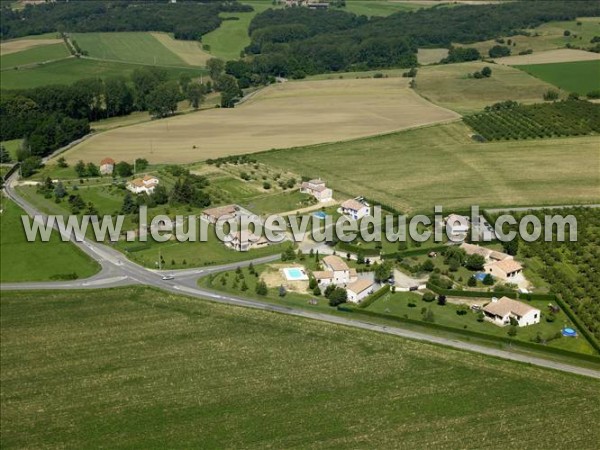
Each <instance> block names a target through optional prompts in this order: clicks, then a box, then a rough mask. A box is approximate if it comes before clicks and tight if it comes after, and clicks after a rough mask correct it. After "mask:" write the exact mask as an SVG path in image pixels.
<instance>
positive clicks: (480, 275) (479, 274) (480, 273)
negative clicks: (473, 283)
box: [475, 272, 486, 281]
mask: <svg viewBox="0 0 600 450" xmlns="http://www.w3.org/2000/svg"><path fill="white" fill-rule="evenodd" d="M485 275H486V274H485V273H484V272H479V273H476V274H475V279H476V280H478V281H483V279H484V278H485Z"/></svg>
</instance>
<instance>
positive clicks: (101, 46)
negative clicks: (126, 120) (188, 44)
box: [73, 32, 204, 66]
mask: <svg viewBox="0 0 600 450" xmlns="http://www.w3.org/2000/svg"><path fill="white" fill-rule="evenodd" d="M156 34H159V35H163V36H164V37H163V38H161V39H158V38H157V37H156V36H155V34H154V33H149V32H140V33H138V32H120V33H77V34H74V35H73V39H74V40H75V41H77V44H78V45H79V47H80V48H81V49H82V50H84V51H86V52H88V56H90V57H92V58H98V59H102V60H112V61H123V62H129V63H139V64H148V65H158V66H185V65H188V63H187V62H186V61H184V60H183V59H182V58H181V57H180V56H179V55H178V54H177V53H176V52H175V51H173V50H174V47H173V46H172V45H171V48H168V47H167V46H165V45H164V44H163V42H161V40H164V41H166V39H167V38H168V39H170V38H169V37H168V35H166V34H162V33H156ZM193 44H195V46H196V49H197V51H198V54H199V55H202V54H204V52H202V49H201V48H200V46H199V45H198V43H193Z"/></svg>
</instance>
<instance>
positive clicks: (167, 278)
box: [162, 275, 175, 281]
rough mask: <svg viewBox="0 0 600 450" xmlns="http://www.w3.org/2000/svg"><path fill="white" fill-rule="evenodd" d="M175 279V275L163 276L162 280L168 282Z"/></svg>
mask: <svg viewBox="0 0 600 450" xmlns="http://www.w3.org/2000/svg"><path fill="white" fill-rule="evenodd" d="M174 279H175V277H174V276H173V275H163V276H162V280H164V281H168V280H174Z"/></svg>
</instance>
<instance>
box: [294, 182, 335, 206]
mask: <svg viewBox="0 0 600 450" xmlns="http://www.w3.org/2000/svg"><path fill="white" fill-rule="evenodd" d="M300 192H302V193H303V194H309V195H312V196H313V197H314V198H316V199H317V200H319V201H320V202H328V201H330V200H331V199H332V198H333V191H332V190H331V189H330V188H328V187H327V186H326V185H325V182H324V181H323V180H321V179H320V178H315V179H314V180H310V181H305V182H303V183H302V184H301V185H300Z"/></svg>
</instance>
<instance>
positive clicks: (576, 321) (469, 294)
mask: <svg viewBox="0 0 600 450" xmlns="http://www.w3.org/2000/svg"><path fill="white" fill-rule="evenodd" d="M427 289H429V290H430V291H433V292H435V293H436V294H443V295H446V296H449V297H480V298H492V297H501V296H504V295H506V296H510V297H513V298H518V299H521V300H547V301H550V302H556V303H557V304H558V306H559V307H560V308H561V309H562V310H563V311H564V312H565V314H566V315H567V316H568V317H569V319H571V321H572V322H573V323H574V324H575V326H576V327H577V328H578V329H579V331H580V332H581V334H582V335H583V336H584V337H585V339H586V340H587V341H588V342H589V343H590V345H591V346H592V347H593V348H594V350H596V351H597V352H598V353H600V344H599V343H598V341H597V340H596V338H595V337H594V336H593V335H592V333H590V332H589V331H588V329H587V328H586V327H585V325H584V324H583V323H582V322H581V321H580V320H579V318H578V317H577V315H576V314H575V313H574V312H573V311H572V310H571V308H569V306H568V305H567V304H566V303H565V302H564V301H563V300H562V299H561V298H560V297H558V296H557V295H554V294H521V293H519V292H516V291H509V292H478V291H459V290H456V289H443V288H441V287H439V286H437V285H435V284H433V283H431V282H428V283H427Z"/></svg>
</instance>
